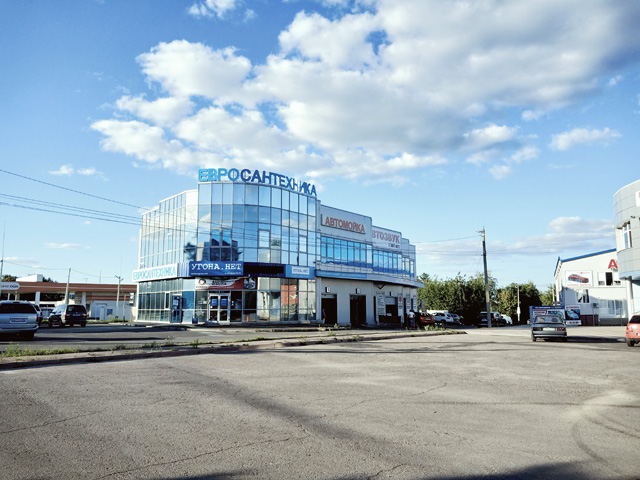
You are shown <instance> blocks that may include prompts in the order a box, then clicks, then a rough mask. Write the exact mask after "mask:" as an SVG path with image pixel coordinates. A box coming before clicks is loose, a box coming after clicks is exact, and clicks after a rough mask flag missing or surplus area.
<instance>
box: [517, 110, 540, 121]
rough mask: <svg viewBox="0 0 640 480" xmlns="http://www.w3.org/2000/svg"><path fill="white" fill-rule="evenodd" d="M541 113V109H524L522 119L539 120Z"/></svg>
mask: <svg viewBox="0 0 640 480" xmlns="http://www.w3.org/2000/svg"><path fill="white" fill-rule="evenodd" d="M543 115H544V112H543V111H542V110H525V111H524V112H522V119H523V120H525V121H532V120H539V119H540V118H542V116H543Z"/></svg>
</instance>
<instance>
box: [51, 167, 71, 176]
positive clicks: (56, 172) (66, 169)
mask: <svg viewBox="0 0 640 480" xmlns="http://www.w3.org/2000/svg"><path fill="white" fill-rule="evenodd" d="M73 172H74V169H73V165H70V164H66V165H62V166H61V167H60V168H59V169H58V170H54V171H49V173H50V174H51V175H66V176H67V177H70V176H71V175H73Z"/></svg>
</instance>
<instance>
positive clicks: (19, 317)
mask: <svg viewBox="0 0 640 480" xmlns="http://www.w3.org/2000/svg"><path fill="white" fill-rule="evenodd" d="M37 331H38V312H36V309H35V307H34V306H33V305H32V304H31V303H29V302H21V301H4V302H0V333H16V334H19V335H21V336H22V337H23V338H24V339H25V340H33V336H34V335H35V333H36V332H37Z"/></svg>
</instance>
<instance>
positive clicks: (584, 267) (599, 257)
mask: <svg viewBox="0 0 640 480" xmlns="http://www.w3.org/2000/svg"><path fill="white" fill-rule="evenodd" d="M618 267H619V265H618V256H617V252H616V249H615V248H613V249H611V250H605V251H603V252H597V253H592V254H588V255H582V256H580V257H573V258H567V259H560V258H558V263H557V264H556V272H555V287H556V302H558V303H559V304H561V305H562V306H563V307H564V308H565V309H567V308H569V309H570V310H571V311H576V312H577V311H579V314H580V320H581V321H582V325H626V320H627V318H628V310H627V306H626V288H625V286H624V285H623V284H622V282H621V280H620V276H619V272H618V270H619V268H618Z"/></svg>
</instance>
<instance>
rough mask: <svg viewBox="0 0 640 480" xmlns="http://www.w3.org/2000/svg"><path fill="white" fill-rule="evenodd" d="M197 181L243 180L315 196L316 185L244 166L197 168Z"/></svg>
mask: <svg viewBox="0 0 640 480" xmlns="http://www.w3.org/2000/svg"><path fill="white" fill-rule="evenodd" d="M198 181H199V182H245V183H258V184H263V185H274V186H276V187H282V188H286V189H288V190H291V191H294V192H297V193H303V194H305V195H313V196H314V197H317V196H318V195H317V194H316V187H315V185H313V184H312V183H308V182H301V181H299V180H296V179H295V178H292V177H287V176H286V175H281V174H279V173H273V172H267V171H265V170H249V169H248V168H244V169H242V170H239V169H237V168H230V169H226V168H201V169H200V170H198Z"/></svg>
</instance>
